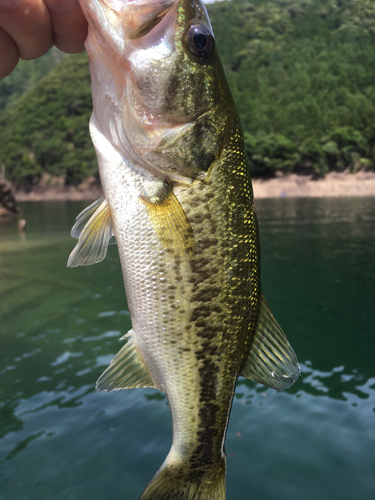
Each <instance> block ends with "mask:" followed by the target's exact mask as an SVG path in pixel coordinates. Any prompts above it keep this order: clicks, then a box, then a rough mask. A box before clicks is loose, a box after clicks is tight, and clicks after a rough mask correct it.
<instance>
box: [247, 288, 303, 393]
mask: <svg viewBox="0 0 375 500" xmlns="http://www.w3.org/2000/svg"><path fill="white" fill-rule="evenodd" d="M300 372H301V369H300V366H299V363H298V360H297V357H296V355H295V353H294V351H293V348H292V346H291V345H290V343H289V341H288V339H287V337H286V335H285V333H284V332H283V330H282V329H281V327H280V325H279V324H278V322H277V321H276V320H275V318H274V316H273V314H272V311H271V309H270V306H269V305H268V304H267V301H266V299H265V298H264V296H263V295H262V298H261V304H260V312H259V319H258V326H257V329H256V332H255V335H254V340H253V343H252V346H251V349H250V353H249V356H248V358H247V360H246V363H245V366H244V368H243V370H242V373H241V375H242V376H243V377H246V378H249V379H250V380H255V381H256V382H260V383H261V384H264V385H267V386H268V387H272V389H277V390H278V391H282V390H284V389H289V387H290V386H291V385H293V384H294V382H295V381H296V380H297V378H298V377H299V375H300Z"/></svg>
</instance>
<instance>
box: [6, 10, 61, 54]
mask: <svg viewBox="0 0 375 500" xmlns="http://www.w3.org/2000/svg"><path fill="white" fill-rule="evenodd" d="M0 27H1V28H3V30H4V31H6V32H7V33H8V34H9V35H10V36H11V37H12V38H13V40H14V41H15V43H16V45H17V49H18V53H19V56H20V58H21V59H36V58H37V57H39V56H41V55H43V54H45V52H47V50H48V49H49V48H50V47H52V45H53V37H52V28H51V20H50V17H49V13H48V10H47V7H46V6H45V5H44V3H43V1H42V0H0Z"/></svg>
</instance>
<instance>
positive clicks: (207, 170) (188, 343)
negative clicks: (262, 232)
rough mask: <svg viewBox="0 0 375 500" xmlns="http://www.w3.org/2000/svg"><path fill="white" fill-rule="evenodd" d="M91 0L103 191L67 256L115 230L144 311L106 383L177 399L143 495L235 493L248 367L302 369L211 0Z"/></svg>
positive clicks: (98, 255)
mask: <svg viewBox="0 0 375 500" xmlns="http://www.w3.org/2000/svg"><path fill="white" fill-rule="evenodd" d="M80 2H81V5H82V7H83V10H84V12H85V15H86V16H87V19H88V22H89V36H88V39H87V41H86V48H87V50H88V52H89V55H90V71H91V74H92V82H93V83H92V91H93V102H94V110H93V115H92V118H91V122H90V131H91V135H92V139H93V143H94V146H95V149H96V152H97V156H98V162H99V171H100V176H101V181H102V185H103V190H104V199H101V200H98V202H95V203H93V204H92V205H91V206H90V207H88V208H87V209H86V210H85V211H83V212H82V213H81V214H80V215H79V216H78V218H77V222H76V224H75V226H74V227H73V230H72V236H74V237H77V238H78V243H77V245H76V247H75V248H74V250H73V252H72V254H71V256H70V258H69V261H68V265H69V266H71V267H74V266H77V265H89V264H93V263H95V262H100V261H101V260H103V259H104V257H105V255H106V252H107V246H108V245H109V244H111V243H113V242H114V240H116V242H117V245H118V249H119V256H120V261H121V267H122V272H123V277H124V284H125V290H126V296H127V301H128V307H129V312H130V317H131V322H132V329H131V330H130V331H129V332H128V334H127V335H125V337H124V338H123V340H125V341H126V342H125V343H124V345H123V347H122V348H121V349H120V351H119V352H118V353H117V354H116V355H115V357H114V358H113V360H112V361H111V363H110V365H109V367H108V368H107V369H106V370H105V372H104V373H103V374H102V375H101V377H100V378H99V380H98V381H97V388H98V390H100V391H101V390H107V391H112V390H119V389H127V388H142V387H154V388H157V389H159V390H161V391H163V392H164V393H165V394H166V396H167V399H168V403H169V406H170V410H171V414H172V423H173V442H172V447H171V450H170V452H169V454H168V456H167V457H166V459H165V461H164V463H163V465H162V466H161V467H160V469H159V471H158V472H157V473H156V475H155V476H154V478H153V479H152V481H151V482H150V484H149V485H148V487H147V488H146V490H145V491H144V493H143V494H142V496H141V499H142V500H150V499H152V500H193V499H194V500H214V499H215V500H224V499H225V469H226V459H225V451H224V441H225V435H226V430H227V425H228V419H229V414H230V411H231V406H232V400H233V395H234V390H235V385H236V381H237V378H238V377H239V376H240V375H243V376H245V377H247V378H250V379H252V380H256V381H258V382H261V383H264V384H265V385H268V386H270V387H273V388H275V389H278V390H283V389H286V388H288V387H290V386H291V385H292V383H293V382H294V381H295V380H296V379H297V378H298V376H299V372H300V369H299V364H298V361H297V358H296V356H295V354H294V351H293V349H292V348H291V346H290V344H289V342H288V340H287V338H286V336H285V334H284V332H283V331H282V329H281V328H280V326H279V325H278V323H277V322H276V320H275V318H274V317H273V315H272V312H271V310H270V308H269V306H268V304H267V302H266V300H265V299H264V297H263V295H262V293H261V286H260V251H259V237H258V225H257V219H256V214H255V205H254V200H253V192H252V186H251V180H250V175H249V168H248V164H247V158H246V152H245V148H244V141H243V136H242V131H241V125H240V121H239V117H238V114H237V111H236V109H235V106H234V103H233V99H232V97H231V95H230V91H229V88H228V85H227V83H226V80H225V75H224V71H223V69H222V67H221V64H220V59H219V56H218V54H217V51H216V49H215V43H214V38H213V35H212V32H211V25H210V22H209V19H208V15H207V12H206V10H205V8H204V6H203V5H202V4H201V3H200V2H199V1H198V0H192V1H191V0H176V1H174V2H173V1H171V2H168V1H164V3H163V4H161V2H160V1H158V0H141V1H137V0H135V1H132V2H130V1H127V0H116V1H115V0H80ZM190 30H193V31H192V34H190V35H189V33H190ZM196 33H198V37H199V44H198V45H194V43H195V42H194V34H196ZM205 40H206V41H207V44H206V45H205V43H204V41H205ZM116 51H117V52H116ZM202 51H203V55H202ZM204 51H206V52H204Z"/></svg>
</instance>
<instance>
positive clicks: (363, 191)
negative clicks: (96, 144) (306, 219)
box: [15, 171, 375, 202]
mask: <svg viewBox="0 0 375 500" xmlns="http://www.w3.org/2000/svg"><path fill="white" fill-rule="evenodd" d="M252 183H253V188H254V197H255V199H261V198H320V197H344V196H353V197H354V196H375V172H363V171H361V172H357V173H355V174H349V173H346V172H330V173H329V174H327V175H326V176H325V177H324V178H322V179H316V180H314V179H313V178H312V176H311V175H297V174H281V175H280V174H276V176H275V177H273V178H271V179H259V178H255V179H252ZM101 196H103V191H102V188H101V187H100V186H99V185H98V183H97V182H96V181H95V180H93V178H90V179H87V180H86V181H85V182H83V183H82V184H81V185H80V186H77V187H76V186H69V187H67V186H62V185H61V184H60V185H56V186H53V185H52V186H48V185H45V184H44V185H39V186H35V187H34V188H33V189H32V190H30V191H29V192H26V191H25V190H24V189H15V198H16V200H17V202H22V201H81V200H96V199H98V198H100V197H101Z"/></svg>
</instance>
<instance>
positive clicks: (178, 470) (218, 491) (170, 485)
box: [139, 459, 225, 500]
mask: <svg viewBox="0 0 375 500" xmlns="http://www.w3.org/2000/svg"><path fill="white" fill-rule="evenodd" d="M139 500H225V459H223V460H222V461H221V462H219V463H218V464H216V465H215V466H211V467H209V468H207V467H205V468H199V469H186V468H185V467H180V466H179V465H174V464H171V463H164V464H163V465H162V466H161V468H160V469H159V470H158V472H157V473H156V474H155V476H154V477H153V479H152V480H151V482H150V484H149V485H148V486H147V488H146V489H145V491H144V492H143V495H142V496H141V498H140V499H139Z"/></svg>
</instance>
